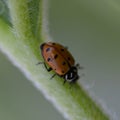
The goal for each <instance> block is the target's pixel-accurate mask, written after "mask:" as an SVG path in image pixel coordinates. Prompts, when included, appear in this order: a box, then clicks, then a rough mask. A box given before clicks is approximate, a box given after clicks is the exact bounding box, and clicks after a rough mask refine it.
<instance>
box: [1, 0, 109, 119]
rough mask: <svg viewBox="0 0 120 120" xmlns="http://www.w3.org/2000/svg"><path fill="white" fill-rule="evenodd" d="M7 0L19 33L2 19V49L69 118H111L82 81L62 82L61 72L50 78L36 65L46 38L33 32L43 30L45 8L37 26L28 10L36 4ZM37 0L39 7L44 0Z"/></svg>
mask: <svg viewBox="0 0 120 120" xmlns="http://www.w3.org/2000/svg"><path fill="white" fill-rule="evenodd" d="M8 1H9V2H8V5H9V9H10V15H11V18H12V24H13V30H14V35H15V36H16V37H15V36H14V35H13V33H12V32H11V31H10V29H9V27H8V26H7V25H6V24H5V23H4V22H3V21H2V20H0V26H1V27H0V36H1V38H2V39H0V48H1V49H2V51H3V52H4V53H5V54H7V55H8V57H9V58H10V60H11V61H12V62H13V63H14V64H15V65H16V66H17V67H19V68H20V70H21V71H23V73H24V74H25V75H26V76H27V77H28V79H30V80H31V81H32V82H33V84H35V86H36V88H38V89H39V90H41V91H42V93H43V94H44V95H45V96H46V97H47V98H48V99H49V100H50V101H51V102H52V103H53V104H54V105H55V106H56V108H57V109H59V110H60V112H61V113H62V114H63V115H64V116H65V117H66V118H68V119H69V120H109V118H108V116H107V115H106V114H105V113H104V111H103V110H102V109H101V108H100V107H99V106H98V105H96V103H95V102H93V101H92V100H91V98H90V97H89V95H88V94H87V93H86V92H85V90H83V89H82V87H81V86H80V85H78V84H77V83H75V84H74V85H72V87H71V88H70V85H69V84H68V83H66V84H65V85H63V79H61V78H60V77H58V76H56V77H55V78H53V80H52V81H50V80H49V79H50V77H51V75H52V74H53V73H48V72H47V71H46V69H43V66H42V65H41V66H36V65H35V64H36V63H37V62H39V61H40V59H42V57H41V56H40V55H39V52H40V51H39V44H40V42H42V41H43V40H42V38H41V37H38V33H37V34H34V32H33V29H34V30H35V29H36V30H39V32H41V29H42V25H43V24H45V23H43V20H42V18H40V17H43V15H41V14H42V13H44V12H43V11H42V10H44V9H41V8H39V13H38V15H39V16H38V17H37V18H38V20H41V21H40V22H38V23H37V25H38V26H39V29H38V28H37V27H35V26H34V27H33V28H32V24H33V25H35V23H34V22H33V21H32V22H31V17H30V11H29V10H30V7H34V6H32V5H28V2H27V0H18V1H16V0H8ZM32 2H34V1H32ZM38 3H39V7H41V6H43V4H42V2H41V1H39V0H38ZM41 4H42V5H41ZM33 5H34V4H33ZM31 10H32V8H31ZM36 11H37V10H36ZM39 35H41V33H40V34H39ZM38 38H39V40H38ZM43 38H44V36H43ZM44 41H46V39H44Z"/></svg>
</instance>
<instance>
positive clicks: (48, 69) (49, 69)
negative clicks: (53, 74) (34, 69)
mask: <svg viewBox="0 0 120 120" xmlns="http://www.w3.org/2000/svg"><path fill="white" fill-rule="evenodd" d="M39 64H44V66H45V68H46V70H47V71H48V72H50V71H51V70H52V68H51V67H49V68H47V65H46V64H45V62H39V63H37V65H39Z"/></svg>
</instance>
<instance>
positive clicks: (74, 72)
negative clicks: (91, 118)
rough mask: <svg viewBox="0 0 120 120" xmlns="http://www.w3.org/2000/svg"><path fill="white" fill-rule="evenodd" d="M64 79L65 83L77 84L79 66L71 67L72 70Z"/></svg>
mask: <svg viewBox="0 0 120 120" xmlns="http://www.w3.org/2000/svg"><path fill="white" fill-rule="evenodd" d="M64 78H65V81H68V82H70V83H74V82H76V81H77V80H78V78H79V76H78V68H77V66H73V67H71V68H70V70H69V71H68V72H67V73H66V74H65V76H64Z"/></svg>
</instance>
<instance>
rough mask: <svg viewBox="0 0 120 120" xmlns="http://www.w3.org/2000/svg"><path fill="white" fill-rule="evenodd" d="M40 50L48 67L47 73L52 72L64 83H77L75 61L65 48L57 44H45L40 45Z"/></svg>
mask: <svg viewBox="0 0 120 120" xmlns="http://www.w3.org/2000/svg"><path fill="white" fill-rule="evenodd" d="M40 49H41V53H42V56H43V58H44V61H45V63H47V64H48V66H49V67H50V68H49V70H48V71H50V70H53V71H54V72H55V73H56V74H57V75H59V76H61V77H63V78H64V80H65V81H64V82H66V81H68V82H70V83H72V82H75V81H77V79H78V78H79V76H78V73H77V71H78V65H75V60H74V58H73V56H72V55H71V53H70V52H69V51H68V50H67V48H65V47H64V46H62V45H61V44H59V43H54V42H47V43H43V44H41V46H40ZM46 68H47V67H46Z"/></svg>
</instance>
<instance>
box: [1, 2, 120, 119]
mask: <svg viewBox="0 0 120 120" xmlns="http://www.w3.org/2000/svg"><path fill="white" fill-rule="evenodd" d="M49 3H50V5H49V28H50V31H49V32H50V35H51V37H52V38H53V40H54V41H57V42H59V43H62V44H63V45H65V46H68V48H69V50H70V51H71V52H72V54H73V56H74V57H75V59H76V62H78V63H80V64H81V65H82V66H83V67H84V70H80V71H79V74H80V75H81V74H82V73H84V74H85V76H84V77H81V79H80V80H79V82H80V83H81V84H82V85H83V86H84V88H85V89H86V90H88V91H89V92H90V93H91V95H92V96H94V99H97V100H98V101H99V102H102V104H104V105H103V106H104V107H107V110H108V111H109V112H111V113H112V116H113V117H114V120H119V118H120V103H119V101H120V76H119V75H120V33H119V32H120V1H118V0H109V1H108V0H106V1H104V0H99V1H96V0H50V1H49ZM48 82H49V81H48ZM21 119H22V120H64V118H63V117H62V116H61V115H60V114H59V113H58V112H57V111H56V109H54V107H53V106H52V105H51V104H50V103H49V102H48V101H47V100H45V98H44V97H43V95H42V94H40V93H39V91H37V90H36V89H35V88H34V86H33V85H32V83H30V81H28V80H27V79H26V78H25V77H24V75H23V74H22V73H21V72H20V71H19V70H18V69H17V68H16V67H14V66H13V65H12V64H11V62H9V60H8V59H7V58H6V57H5V56H4V55H3V54H2V53H0V120H21Z"/></svg>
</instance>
